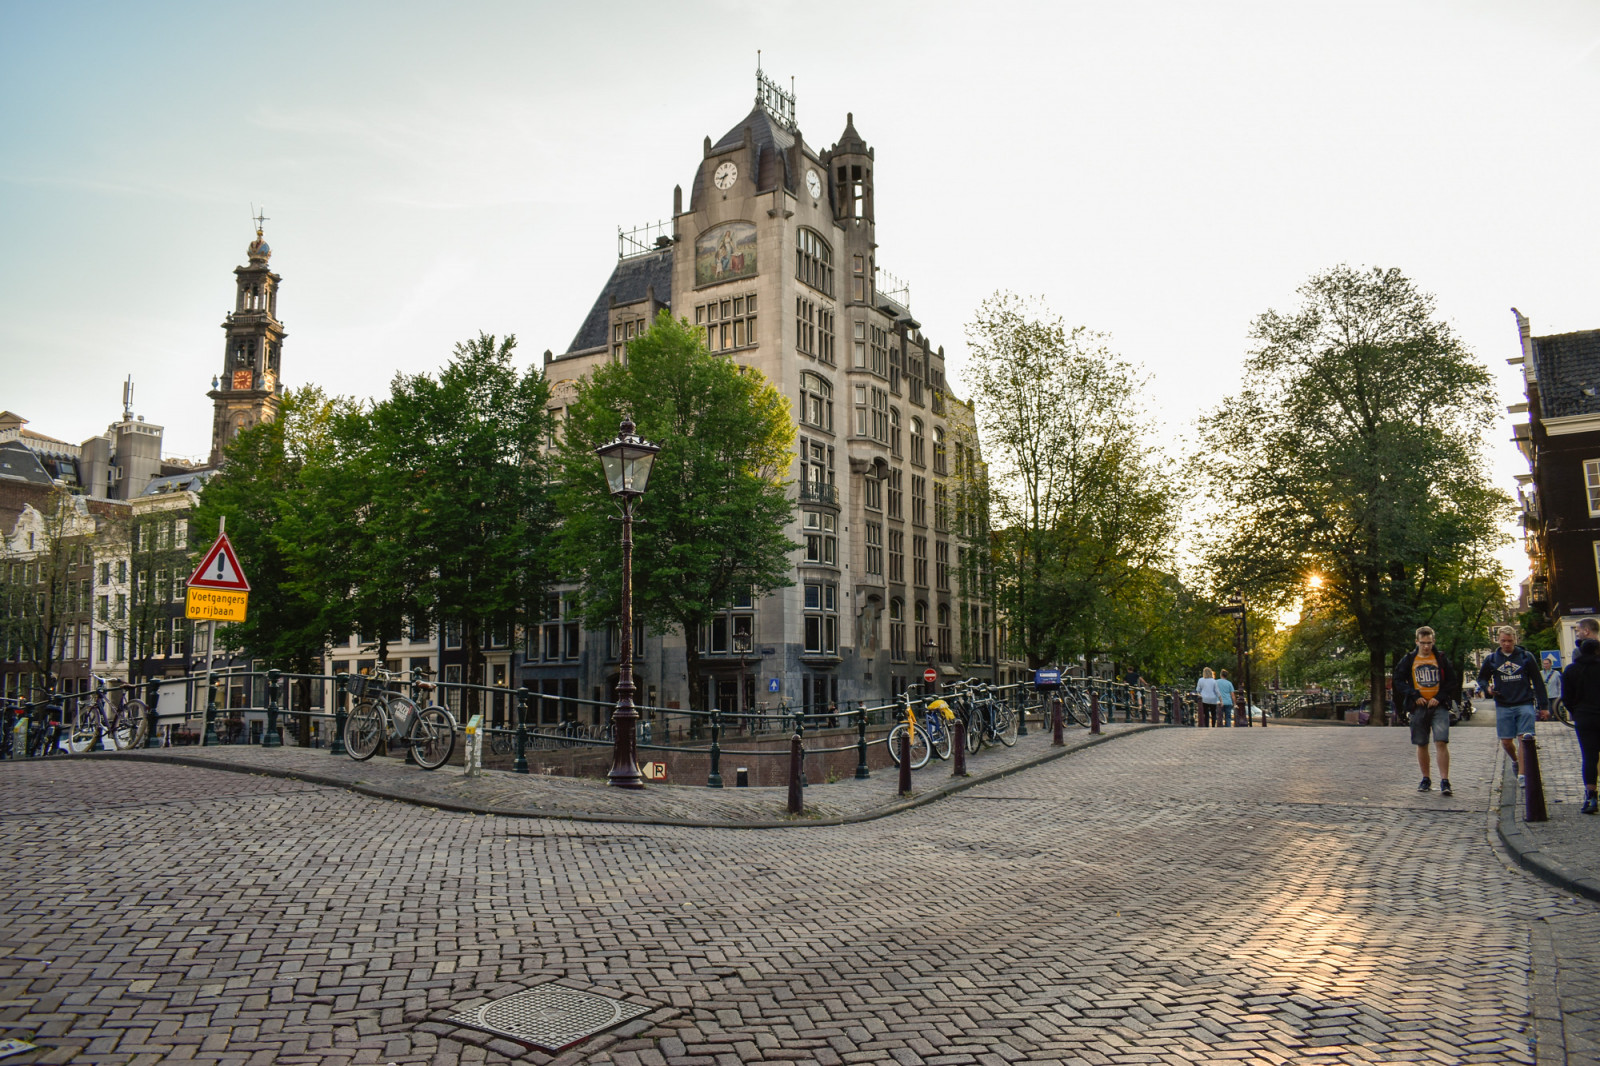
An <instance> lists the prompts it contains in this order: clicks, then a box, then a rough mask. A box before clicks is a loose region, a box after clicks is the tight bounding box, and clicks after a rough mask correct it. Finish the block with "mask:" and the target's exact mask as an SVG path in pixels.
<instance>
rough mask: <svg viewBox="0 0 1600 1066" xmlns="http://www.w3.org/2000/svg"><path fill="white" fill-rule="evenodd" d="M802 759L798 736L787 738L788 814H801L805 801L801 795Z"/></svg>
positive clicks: (797, 734) (803, 810)
mask: <svg viewBox="0 0 1600 1066" xmlns="http://www.w3.org/2000/svg"><path fill="white" fill-rule="evenodd" d="M803 761H804V758H803V756H802V754H801V751H800V734H799V733H796V734H794V735H793V736H792V737H790V738H789V813H790V814H803V813H804V812H805V807H806V805H805V799H804V797H803V795H802V794H801V791H800V789H801V785H800V765H801V763H802V762H803Z"/></svg>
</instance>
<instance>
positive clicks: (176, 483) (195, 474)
mask: <svg viewBox="0 0 1600 1066" xmlns="http://www.w3.org/2000/svg"><path fill="white" fill-rule="evenodd" d="M215 473H216V471H215V470H210V469H207V470H185V471H184V472H183V473H181V474H167V475H165V476H163V477H158V478H156V479H155V480H154V481H152V482H150V484H148V485H146V486H145V487H144V491H143V492H141V493H139V495H141V496H160V495H161V494H163V493H167V492H183V491H185V490H187V491H189V492H199V491H200V490H201V489H203V488H205V487H206V482H207V481H209V480H210V479H211V475H212V474H215Z"/></svg>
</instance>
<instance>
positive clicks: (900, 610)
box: [889, 598, 906, 663]
mask: <svg viewBox="0 0 1600 1066" xmlns="http://www.w3.org/2000/svg"><path fill="white" fill-rule="evenodd" d="M889 658H890V659H891V660H893V661H894V662H897V663H903V662H905V661H906V602H905V601H904V600H902V599H898V598H896V599H892V600H890V601H889Z"/></svg>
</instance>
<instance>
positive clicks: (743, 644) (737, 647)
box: [733, 633, 750, 734]
mask: <svg viewBox="0 0 1600 1066" xmlns="http://www.w3.org/2000/svg"><path fill="white" fill-rule="evenodd" d="M733 650H734V651H736V652H738V653H739V698H738V699H737V700H735V701H734V707H735V708H736V709H737V710H738V712H739V714H740V715H741V716H742V715H745V714H748V713H750V712H749V708H748V707H747V706H746V705H745V698H744V673H745V656H746V655H749V654H750V634H749V633H735V634H734V635H733ZM744 721H745V720H744V718H743V717H741V718H740V719H739V732H740V733H741V734H742V733H743V732H744Z"/></svg>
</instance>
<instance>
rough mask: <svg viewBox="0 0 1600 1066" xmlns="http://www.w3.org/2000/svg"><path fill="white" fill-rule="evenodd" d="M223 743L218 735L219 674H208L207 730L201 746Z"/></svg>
mask: <svg viewBox="0 0 1600 1066" xmlns="http://www.w3.org/2000/svg"><path fill="white" fill-rule="evenodd" d="M220 743H222V740H221V738H219V737H218V736H217V675H216V674H211V673H208V674H206V731H205V735H204V736H202V737H201V738H200V744H201V746H206V745H210V744H220Z"/></svg>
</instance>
